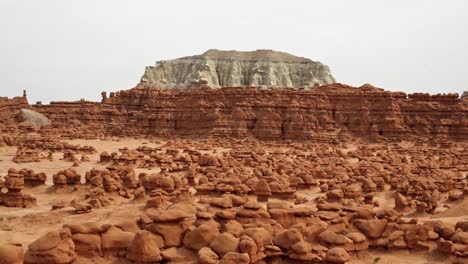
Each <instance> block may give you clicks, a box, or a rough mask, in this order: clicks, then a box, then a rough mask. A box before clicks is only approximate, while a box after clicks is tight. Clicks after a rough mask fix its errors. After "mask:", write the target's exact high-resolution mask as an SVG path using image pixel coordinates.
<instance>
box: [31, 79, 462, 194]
mask: <svg viewBox="0 0 468 264" xmlns="http://www.w3.org/2000/svg"><path fill="white" fill-rule="evenodd" d="M34 110H36V111H38V112H41V113H43V114H44V115H46V116H47V117H48V118H49V119H50V120H51V121H52V123H55V126H56V129H54V131H57V130H60V131H61V132H60V133H67V131H73V134H72V136H74V137H77V136H80V135H83V136H84V137H96V136H104V135H111V136H134V135H159V136H198V135H203V136H219V137H231V138H233V137H234V138H245V137H249V136H254V137H256V138H258V139H260V140H271V139H273V140H274V139H286V140H305V139H307V140H313V141H315V142H323V143H329V142H336V141H345V140H348V139H349V138H353V137H356V138H364V139H370V140H376V141H379V140H388V139H390V140H403V139H405V140H410V139H412V138H431V139H441V140H447V139H448V140H466V139H468V119H467V118H466V116H467V115H468V100H466V99H460V98H459V97H458V95H456V94H448V95H429V94H409V95H407V94H405V93H402V92H389V91H384V90H383V89H379V88H375V87H373V86H371V85H364V86H362V87H359V88H354V87H350V86H347V85H343V84H331V85H324V86H321V87H318V88H315V89H311V90H301V89H267V90H262V89H258V88H245V87H224V88H221V89H206V88H200V89H190V90H180V89H163V90H161V89H158V88H155V87H149V86H138V87H136V88H134V89H131V90H127V91H121V92H117V93H111V96H110V97H105V98H103V102H102V103H92V102H85V101H79V102H52V103H51V104H50V105H35V106H34ZM63 120H68V121H67V122H66V123H64V122H63ZM72 120H73V122H72ZM70 123H73V130H71V129H70ZM270 187H271V186H270Z"/></svg>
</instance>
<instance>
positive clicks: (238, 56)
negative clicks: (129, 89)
mask: <svg viewBox="0 0 468 264" xmlns="http://www.w3.org/2000/svg"><path fill="white" fill-rule="evenodd" d="M334 82H335V79H334V78H333V76H332V75H331V73H330V69H329V67H328V66H327V65H325V64H322V63H320V62H316V61H312V60H310V59H307V58H302V57H297V56H294V55H291V54H288V53H284V52H279V51H273V50H256V51H234V50H232V51H223V50H215V49H211V50H208V51H206V52H205V53H203V54H201V55H195V56H190V57H182V58H178V59H174V60H166V61H157V62H156V65H155V66H148V67H146V69H145V73H144V74H143V77H142V78H141V81H140V84H147V85H152V86H159V87H161V88H180V87H184V88H187V87H197V86H209V87H213V88H219V87H223V86H249V87H250V86H254V87H259V86H265V87H292V88H301V87H315V86H320V85H324V84H330V83H334Z"/></svg>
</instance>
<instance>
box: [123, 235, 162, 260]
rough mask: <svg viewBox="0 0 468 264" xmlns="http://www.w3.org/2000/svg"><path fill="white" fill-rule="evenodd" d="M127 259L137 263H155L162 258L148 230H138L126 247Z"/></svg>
mask: <svg viewBox="0 0 468 264" xmlns="http://www.w3.org/2000/svg"><path fill="white" fill-rule="evenodd" d="M127 259H128V260H130V261H134V262H137V263H156V262H159V261H160V260H162V257H161V255H160V252H159V247H158V245H157V244H156V242H155V241H154V240H153V239H152V238H151V234H150V232H148V231H146V230H141V231H138V232H137V233H136V234H135V238H134V239H133V241H132V242H131V243H130V245H129V246H128V249H127Z"/></svg>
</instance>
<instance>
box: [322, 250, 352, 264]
mask: <svg viewBox="0 0 468 264" xmlns="http://www.w3.org/2000/svg"><path fill="white" fill-rule="evenodd" d="M350 259H351V257H350V256H349V254H348V252H346V250H344V249H343V248H340V247H335V248H332V249H330V250H328V252H327V257H326V258H325V261H328V262H330V263H346V262H347V261H349V260H350Z"/></svg>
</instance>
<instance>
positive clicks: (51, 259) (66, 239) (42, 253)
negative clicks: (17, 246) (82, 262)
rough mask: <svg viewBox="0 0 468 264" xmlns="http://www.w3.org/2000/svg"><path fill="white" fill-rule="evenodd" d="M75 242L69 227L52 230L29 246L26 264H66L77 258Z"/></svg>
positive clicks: (25, 257) (25, 256) (25, 258)
mask: <svg viewBox="0 0 468 264" xmlns="http://www.w3.org/2000/svg"><path fill="white" fill-rule="evenodd" d="M76 257H77V256H76V253H75V243H73V240H72V239H71V233H70V230H69V229H66V228H62V229H59V230H56V231H50V232H48V233H47V234H45V235H43V236H42V237H40V238H39V239H37V240H36V241H34V242H32V243H31V244H30V245H29V246H28V251H26V254H25V255H24V263H26V264H39V263H40V264H43V263H51V264H66V263H71V262H73V261H74V260H75V259H76Z"/></svg>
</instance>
